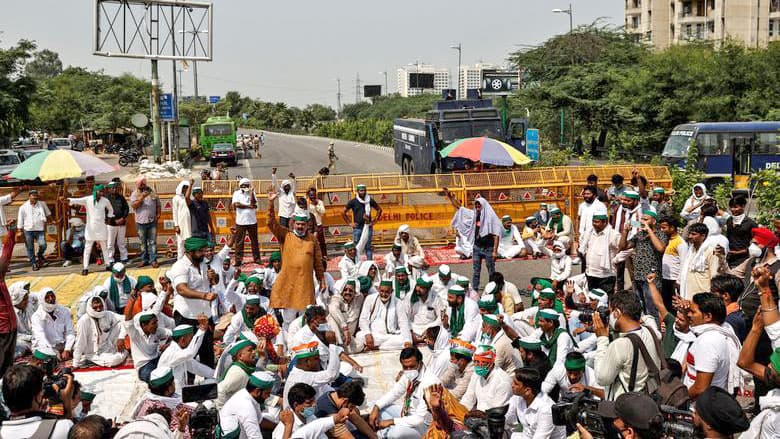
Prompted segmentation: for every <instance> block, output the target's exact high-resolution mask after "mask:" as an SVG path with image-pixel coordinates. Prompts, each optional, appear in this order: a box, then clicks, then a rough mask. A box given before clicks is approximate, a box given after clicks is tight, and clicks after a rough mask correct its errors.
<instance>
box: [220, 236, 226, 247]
mask: <svg viewBox="0 0 780 439" xmlns="http://www.w3.org/2000/svg"><path fill="white" fill-rule="evenodd" d="M219 244H220V245H225V244H227V238H225V236H224V235H223V236H220V237H219Z"/></svg>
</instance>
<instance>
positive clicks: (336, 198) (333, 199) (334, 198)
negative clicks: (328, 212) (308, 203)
mask: <svg viewBox="0 0 780 439" xmlns="http://www.w3.org/2000/svg"><path fill="white" fill-rule="evenodd" d="M340 201H341V199H340V198H339V195H338V194H333V195H331V196H330V202H331V204H333V203H338V202H340Z"/></svg>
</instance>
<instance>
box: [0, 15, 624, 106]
mask: <svg viewBox="0 0 780 439" xmlns="http://www.w3.org/2000/svg"><path fill="white" fill-rule="evenodd" d="M3 3H4V4H3V8H2V9H3V12H2V14H0V31H2V34H0V46H2V47H7V46H8V45H10V44H12V43H15V42H16V41H17V40H19V39H21V38H26V39H31V40H35V41H36V42H37V43H38V46H39V48H48V49H51V50H54V51H56V52H58V53H59V54H60V58H61V59H62V61H63V64H65V65H66V66H67V65H74V66H86V67H88V68H90V69H104V70H105V71H106V72H107V73H111V74H119V73H123V72H129V73H132V74H134V75H137V76H141V77H144V78H149V76H150V62H149V61H146V60H132V59H120V58H105V57H99V56H93V55H92V45H91V44H92V4H93V0H24V1H13V2H12V1H10V0H5V1H3ZM213 3H214V29H213V32H214V60H213V61H212V62H210V63H205V62H203V63H199V64H198V74H199V77H198V78H199V79H198V89H199V94H200V95H224V94H225V92H227V91H229V90H238V91H240V92H241V94H242V95H248V96H252V97H256V98H260V99H263V100H267V101H283V102H287V103H289V104H291V105H298V106H303V105H306V104H308V103H312V102H320V103H323V104H327V105H331V106H334V107H335V103H336V80H335V78H337V77H339V78H341V89H342V93H343V102H344V103H349V102H354V101H355V76H356V74H357V73H359V74H360V78H361V81H363V82H364V83H374V84H382V85H384V76H383V75H382V74H381V73H380V72H382V71H387V72H388V80H389V85H390V91H391V92H392V91H395V89H396V86H395V84H396V80H395V77H396V73H395V72H396V69H397V68H398V67H401V66H405V65H407V64H408V63H413V62H415V61H420V62H424V63H426V64H433V65H436V66H437V67H446V68H449V69H450V73H451V75H452V76H453V77H454V74H455V72H457V64H458V52H457V51H456V50H453V49H450V48H449V46H450V45H452V44H457V42H461V43H462V44H463V64H464V65H465V64H473V63H475V62H479V61H480V60H481V61H484V62H490V63H496V64H503V63H504V62H505V59H506V57H507V55H508V54H509V53H510V52H512V51H514V50H516V49H517V48H518V47H520V46H521V45H532V44H538V43H540V42H542V41H544V40H546V39H547V38H549V37H551V36H553V35H556V34H560V33H564V32H566V31H568V28H569V20H568V16H567V15H566V14H554V13H552V12H551V9H553V8H562V9H565V8H567V7H568V4H569V1H568V0H560V1H559V0H514V1H485V2H480V1H474V0H472V1H464V0H395V1H377V0H363V1H357V0H330V1H314V0H306V1H293V0H287V1H262V0H215V1H214V2H213ZM572 3H573V9H574V25H575V26H577V25H578V24H589V23H591V22H593V21H594V20H596V19H597V18H599V17H604V18H605V19H606V21H607V22H609V23H612V24H616V25H621V24H622V23H623V5H624V0H574V1H573V2H572ZM171 73H172V67H171V62H170V61H165V62H160V76H161V80H162V81H163V84H164V87H166V88H167V89H170V87H171V85H170V84H171V81H170V77H171ZM184 75H185V76H184V80H183V85H182V93H183V94H184V95H191V94H192V92H193V81H192V72H191V70H190V72H189V73H184ZM453 86H454V81H453Z"/></svg>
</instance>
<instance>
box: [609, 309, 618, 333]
mask: <svg viewBox="0 0 780 439" xmlns="http://www.w3.org/2000/svg"><path fill="white" fill-rule="evenodd" d="M617 321H618V318H617V317H615V313H610V314H609V329H611V330H613V331H615V332H617V327H616V326H617Z"/></svg>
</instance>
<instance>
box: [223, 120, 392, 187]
mask: <svg viewBox="0 0 780 439" xmlns="http://www.w3.org/2000/svg"><path fill="white" fill-rule="evenodd" d="M238 132H239V134H245V133H246V134H255V133H257V134H259V133H260V131H259V130H250V129H239V130H238ZM328 142H329V140H328V139H324V138H321V137H311V136H294V135H288V134H279V133H269V132H267V131H266V132H265V146H264V147H261V149H260V153H261V155H262V158H261V159H259V160H258V159H256V158H249V159H246V160H239V163H238V166H237V167H234V168H231V169H230V170H229V172H230V176H231V178H232V177H233V176H237V175H240V176H242V177H248V178H250V179H267V178H270V177H271V168H273V167H278V168H279V169H278V171H277V174H278V175H279V176H280V178H282V176H286V175H287V174H289V173H290V172H293V173H294V174H295V175H300V176H304V175H316V174H317V171H319V170H320V169H321V168H322V167H324V166H327V165H328ZM335 142H336V144H335V151H336V156H338V158H339V160H338V161H337V162H336V170H335V173H336V174H357V173H360V174H363V173H372V172H377V173H380V172H381V173H384V172H399V171H400V168H399V167H398V166H397V165H396V164H395V162H394V161H393V152H392V150H391V149H390V148H384V147H380V146H374V145H364V144H358V143H356V142H350V141H346V140H336V141H335Z"/></svg>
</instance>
